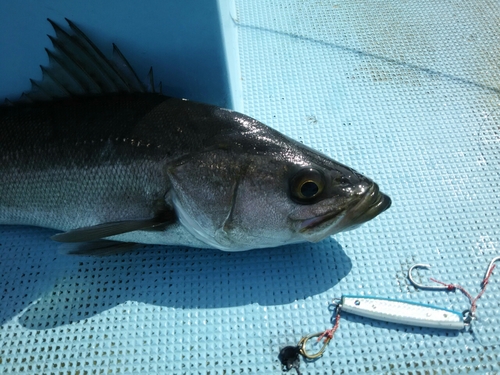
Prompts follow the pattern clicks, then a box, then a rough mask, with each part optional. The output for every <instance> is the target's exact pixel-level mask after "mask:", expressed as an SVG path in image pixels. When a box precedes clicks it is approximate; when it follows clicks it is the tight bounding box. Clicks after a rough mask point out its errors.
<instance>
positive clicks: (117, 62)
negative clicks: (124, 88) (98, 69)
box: [111, 43, 146, 92]
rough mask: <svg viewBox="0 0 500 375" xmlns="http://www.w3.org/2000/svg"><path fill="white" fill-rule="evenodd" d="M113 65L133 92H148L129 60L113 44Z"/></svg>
mask: <svg viewBox="0 0 500 375" xmlns="http://www.w3.org/2000/svg"><path fill="white" fill-rule="evenodd" d="M111 63H112V64H113V65H114V66H115V68H116V69H117V70H118V71H119V72H120V75H121V77H122V78H123V79H124V80H125V81H127V82H128V83H129V85H130V86H131V89H132V91H138V92H146V87H145V86H144V84H143V83H142V82H141V80H140V79H139V77H137V74H136V73H135V71H134V69H133V68H132V66H131V65H130V64H129V62H128V60H127V59H126V58H125V56H123V53H122V52H121V51H120V49H119V48H118V46H117V45H116V44H114V43H113V60H112V61H111Z"/></svg>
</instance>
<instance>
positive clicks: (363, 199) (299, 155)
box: [170, 133, 391, 251]
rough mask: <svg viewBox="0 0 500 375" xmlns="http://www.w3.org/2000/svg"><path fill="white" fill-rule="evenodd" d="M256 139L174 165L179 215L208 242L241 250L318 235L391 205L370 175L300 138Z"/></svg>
mask: <svg viewBox="0 0 500 375" xmlns="http://www.w3.org/2000/svg"><path fill="white" fill-rule="evenodd" d="M278 134H279V133H278ZM279 136H281V135H279ZM276 137H278V135H276ZM276 137H274V140H276ZM256 143H257V142H251V144H252V147H250V146H249V145H247V146H248V147H247V146H244V147H242V146H241V144H240V145H239V146H238V147H235V146H234V145H236V144H237V143H236V142H232V143H231V144H232V145H233V146H232V147H228V146H227V145H226V146H222V147H218V148H216V149H213V150H210V151H206V152H203V153H200V154H199V155H197V156H196V157H192V158H189V160H188V161H185V162H183V164H182V165H180V166H176V168H175V169H172V170H171V171H170V175H171V181H172V184H173V186H172V197H173V205H174V207H175V210H176V212H177V215H178V217H179V219H180V221H181V223H182V224H183V225H184V226H185V227H186V229H187V230H188V231H190V232H191V234H193V235H194V236H195V237H196V238H197V239H199V240H201V241H203V242H204V243H206V244H207V245H209V246H212V247H215V248H218V249H221V250H227V251H240V250H248V249H254V248H264V247H275V246H280V245H285V244H291V243H299V242H306V241H309V242H318V241H321V240H322V239H324V238H326V237H328V236H330V235H333V234H335V233H338V232H341V231H346V230H350V229H354V228H356V227H358V226H360V225H361V224H363V223H365V222H367V221H369V220H371V219H373V218H374V217H376V216H377V215H379V214H380V213H382V212H383V211H385V210H386V209H388V208H389V206H390V205H391V200H390V198H389V197H388V196H387V195H385V194H383V193H381V192H380V190H379V187H378V186H377V184H376V183H374V182H373V181H372V180H370V179H369V178H367V177H365V176H363V175H361V174H360V173H357V172H356V171H354V170H353V169H351V168H349V167H347V166H344V165H342V164H340V163H338V162H336V161H334V160H332V159H330V158H328V157H326V156H324V155H322V154H320V153H317V152H316V151H314V150H312V149H309V148H307V147H305V146H303V145H302V144H299V143H297V142H295V141H293V140H290V139H287V138H286V137H282V136H281V138H280V142H279V144H278V145H277V144H276V143H274V144H273V146H272V147H267V146H269V145H267V146H266V147H263V148H262V150H261V151H259V150H256V146H255V145H256ZM257 148H258V147H257Z"/></svg>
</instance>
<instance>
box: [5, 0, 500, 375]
mask: <svg viewBox="0 0 500 375" xmlns="http://www.w3.org/2000/svg"><path fill="white" fill-rule="evenodd" d="M35 3H37V2H34V1H24V0H23V1H20V2H15V4H14V3H12V4H10V3H9V4H7V3H5V4H4V3H2V4H0V20H1V21H2V22H0V38H1V39H0V56H9V59H7V60H6V59H5V57H3V58H1V59H0V60H1V61H0V81H1V82H2V85H0V86H1V87H0V89H1V92H0V95H9V96H12V95H17V93H19V92H20V91H22V90H26V89H28V88H29V84H28V78H30V77H35V78H36V77H39V70H38V69H39V68H38V65H39V64H44V63H46V57H45V55H44V51H43V47H48V46H49V41H48V39H47V37H46V36H45V34H46V33H51V30H50V25H49V24H48V23H47V22H46V21H45V18H47V17H50V18H52V19H54V20H56V21H59V22H62V21H63V18H64V17H68V18H71V19H73V20H74V21H75V22H76V23H77V24H78V25H79V26H81V27H82V29H83V30H84V31H85V32H88V34H89V35H90V36H91V37H92V38H97V39H98V43H99V46H100V47H102V48H103V50H105V51H109V50H106V46H107V45H109V44H110V43H111V42H116V43H117V44H118V45H119V46H120V48H121V49H122V51H123V52H124V54H125V55H126V56H127V57H129V58H130V60H131V62H132V65H134V66H137V70H140V71H144V73H146V72H147V69H148V68H149V65H153V66H155V69H156V70H155V72H156V77H157V79H159V80H162V81H163V83H164V85H167V86H170V87H172V88H175V89H177V90H178V91H175V92H174V93H178V94H179V95H180V96H187V97H190V98H192V99H196V100H202V101H208V102H213V103H220V104H223V103H226V104H227V103H231V101H229V100H227V97H228V94H227V93H228V92H231V93H232V96H233V101H232V103H233V104H232V106H233V107H235V108H237V109H239V110H240V111H242V112H244V113H246V114H248V115H251V116H253V117H255V118H257V119H259V120H261V121H262V122H264V123H266V124H268V125H270V126H272V127H274V128H276V129H278V130H280V131H282V132H284V133H285V134H287V135H289V136H290V137H292V138H295V139H298V140H300V141H303V142H304V143H305V144H307V145H310V146H312V147H313V148H316V149H318V150H320V151H322V152H324V153H326V154H327V155H330V156H332V157H333V158H335V159H336V160H338V161H341V162H343V163H345V164H347V165H350V166H352V167H354V168H356V169H357V170H359V171H360V172H362V173H363V174H365V175H368V176H370V177H372V178H373V179H374V180H376V181H377V182H378V183H379V184H380V186H381V189H382V190H383V191H384V192H385V193H387V194H388V195H389V196H390V197H391V198H392V200H393V206H392V207H391V208H390V209H389V210H388V211H387V212H385V213H383V214H382V215H380V216H379V217H378V218H376V219H375V220H372V221H371V222H369V223H367V224H365V225H363V226H362V227H361V228H359V229H356V230H355V231H351V232H347V233H342V234H340V235H336V236H335V237H334V238H331V239H328V240H325V241H323V242H321V243H318V244H302V245H294V246H288V247H283V248H278V249H266V250H256V251H249V252H242V253H223V252H219V251H211V250H197V249H186V248H164V247H148V248H146V249H145V250H141V251H138V252H135V253H132V254H127V255H124V256H119V257H118V256H117V257H109V258H102V259H89V258H70V257H65V256H62V255H59V254H58V253H57V245H56V244H54V243H52V242H51V241H50V240H49V239H48V237H49V235H50V234H51V233H53V232H51V231H48V230H44V229H40V228H20V227H7V226H4V227H0V275H1V276H0V278H1V282H2V285H3V292H2V295H1V297H0V307H1V308H0V320H1V324H2V326H1V328H0V343H1V344H2V345H1V348H0V372H3V373H8V374H24V373H25V374H41V373H44V374H45V373H46V374H50V373H55V374H82V373H88V374H101V373H106V374H139V373H143V374H145V373H149V374H165V373H168V374H211V375H214V374H219V375H222V374H233V373H237V374H250V373H252V374H281V373H282V372H281V366H280V364H279V362H278V359H277V355H278V352H279V349H280V348H281V347H283V346H285V345H292V344H296V343H297V342H298V341H299V339H300V338H301V337H302V336H303V335H305V334H310V333H314V332H317V331H321V330H323V329H326V328H330V326H331V323H330V317H331V316H330V311H329V310H328V304H329V302H330V301H331V300H332V299H333V298H335V297H340V296H341V295H342V294H354V295H366V296H379V297H390V298H393V299H405V300H410V301H414V302H419V303H429V304H433V305H436V306H440V307H443V308H448V309H451V310H457V311H462V310H465V309H467V308H469V303H468V301H467V299H466V297H465V296H463V295H462V294H460V293H459V292H455V293H453V292H431V291H417V290H415V288H414V287H413V286H411V285H410V284H409V282H408V280H407V279H406V271H407V270H408V268H409V267H410V266H411V265H412V264H414V263H430V264H431V265H432V266H433V267H432V268H431V269H430V270H428V271H426V270H418V271H417V272H418V275H419V277H420V278H421V280H422V282H424V283H426V282H427V281H426V280H427V278H428V277H435V278H437V279H439V280H442V281H446V282H449V283H458V284H460V285H462V286H464V287H465V288H466V289H467V290H469V291H470V292H471V294H473V295H475V294H476V293H477V292H479V289H480V283H481V281H482V278H483V276H484V272H485V271H486V267H487V265H488V262H489V261H490V259H492V258H493V257H494V256H498V255H500V250H499V248H500V217H499V209H500V96H499V94H500V62H499V61H500V59H499V56H500V28H499V27H498V25H500V3H499V2H498V1H491V0H479V1H472V2H465V1H442V2H437V1H431V0H424V1H420V2H408V1H404V0H384V1H366V0H355V1H349V2H347V1H337V2H330V1H323V2H304V1H299V0H289V1H256V0H255V1H243V0H235V3H234V4H232V2H230V3H231V4H229V3H226V2H224V4H222V0H221V4H222V5H221V6H220V14H221V19H218V16H219V13H218V11H217V6H216V5H215V3H213V4H212V5H211V6H208V5H207V9H198V8H197V7H198V4H196V5H195V2H194V1H192V2H188V3H191V5H190V6H191V8H189V6H188V7H187V9H185V10H182V11H181V10H178V11H176V12H178V13H175V14H177V15H178V17H177V16H176V17H172V12H173V11H172V8H171V7H170V6H171V4H170V3H171V2H159V1H158V2H155V7H152V6H150V7H148V8H147V9H146V8H144V7H143V6H141V5H139V3H137V4H134V3H133V2H132V3H129V5H128V6H118V2H112V3H106V4H107V5H104V6H103V5H97V4H98V2H97V1H92V2H87V3H88V4H90V5H88V7H85V9H83V8H82V9H76V8H75V9H73V8H72V7H73V6H70V5H69V3H67V2H62V1H57V2H49V1H44V2H43V3H46V4H50V6H49V5H47V6H45V7H41V8H36V7H35ZM122 3H124V2H120V4H122ZM21 4H23V5H21ZM92 4H93V5H92ZM99 4H100V3H99ZM162 4H163V5H162ZM34 7H35V8H34ZM115 8H119V10H118V11H116V10H115ZM194 10H201V13H202V14H205V15H206V18H205V17H199V16H195V15H193V14H192V13H191V12H193V11H194ZM211 12H212V13H211ZM214 12H215V13H214ZM210 14H211V15H212V16H214V17H215V18H213V19H215V20H217V22H221V23H222V24H223V25H225V26H224V27H223V28H211V30H212V31H213V34H211V35H212V37H211V38H212V39H211V40H212V41H213V42H214V44H213V45H214V46H217V45H218V44H217V43H219V47H216V48H215V47H214V48H215V49H216V50H217V51H216V52H215V55H214V56H219V57H220V56H222V55H223V54H226V55H227V56H228V57H229V59H228V60H229V63H228V64H227V65H226V66H224V65H223V64H222V67H221V66H220V65H218V64H217V63H214V64H213V65H216V66H217V69H215V68H214V69H213V71H212V70H211V71H210V72H208V73H207V72H206V69H205V68H203V69H202V68H200V67H204V66H205V63H207V64H209V65H208V66H212V63H213V61H212V60H210V59H209V58H208V57H207V55H206V54H207V53H209V52H210V50H211V49H210V48H206V49H205V50H202V52H199V51H198V50H197V49H196V48H198V47H196V43H195V44H194V45H193V47H191V48H193V49H192V50H190V53H188V54H184V48H183V43H180V41H181V40H183V39H175V38H174V39H172V38H171V37H170V36H171V35H172V34H176V35H178V36H179V38H183V37H184V33H182V32H177V33H176V32H175V31H174V30H176V29H175V27H180V26H182V25H183V24H184V22H180V21H184V20H185V19H190V20H191V21H193V20H194V23H193V24H194V25H199V27H200V28H201V29H200V30H202V29H203V27H205V26H206V25H205V24H203V25H200V22H209V21H208V18H209V17H208V16H209V15H210ZM25 17H28V18H27V19H25ZM166 19H170V20H177V22H176V25H172V24H171V23H169V22H162V21H163V20H166ZM21 21H22V22H24V23H23V26H22V27H21V26H20V24H19V23H20V22H21ZM30 25H33V26H32V28H31V26H30ZM186 25H187V24H186ZM186 25H185V26H184V29H185V30H189V27H191V26H189V27H188V26H186ZM189 25H191V24H189ZM204 25H205V26H204ZM28 26H30V27H29V28H28ZM212 26H213V24H212ZM24 27H26V29H24ZM164 27H167V28H166V29H164ZM206 27H208V26H206ZM221 30H222V34H221V33H220V32H221ZM198 32H201V31H198ZM198 32H191V31H189V32H187V34H189V35H190V37H191V38H192V40H195V41H196V40H197V37H199V34H197V33H198ZM9 33H11V34H9ZM5 41H7V42H9V43H10V44H9V45H10V46H16V45H19V44H20V46H18V47H16V48H19V50H17V49H16V50H15V51H11V50H10V49H9V51H8V53H6V42H5ZM221 41H224V43H225V48H221V47H220V42H221ZM171 42H173V43H174V45H175V46H174V47H173V49H172V50H170V51H168V52H159V49H158V48H157V47H156V44H157V43H161V45H162V46H165V48H167V47H168V46H170V45H171V44H170V43H171ZM202 44H204V46H205V47H207V43H202ZM12 48H13V47H12ZM217 48H218V49H217ZM179 51H181V52H182V53H181V54H182V56H183V57H182V58H181V57H179V58H178V59H176V56H177V55H176V52H179ZM193 56H195V58H193ZM164 61H166V64H165V66H160V67H157V65H159V64H161V63H162V62H164ZM188 63H189V64H195V63H196V64H195V65H189V64H188ZM182 68H185V70H183V69H182ZM181 71H182V72H181ZM172 72H175V73H172ZM205 73H206V74H205ZM173 77H180V78H179V79H180V81H178V82H176V83H171V82H173V81H171V79H172V78H173ZM227 77H230V80H229V81H227ZM191 80H192V81H191ZM217 82H218V83H217ZM214 83H217V84H214ZM197 85H199V86H197ZM181 87H183V88H182V89H181ZM184 87H185V88H184ZM183 90H186V91H183ZM477 317H478V319H477V321H475V322H474V323H473V332H450V331H436V330H432V329H424V328H414V327H407V326H399V325H396V324H390V323H383V322H377V321H372V320H370V319H366V318H360V317H356V316H352V315H348V314H345V315H343V316H342V318H341V322H340V328H339V329H338V331H337V333H336V334H335V337H334V339H333V340H332V342H331V343H330V345H329V347H328V349H327V350H326V352H325V355H324V356H323V357H322V358H320V359H318V360H317V361H314V362H310V363H304V361H302V364H301V370H302V372H303V374H317V375H319V374H332V373H334V374H343V373H345V374H357V373H360V374H361V373H362V374H366V373H369V374H370V373H371V374H379V373H391V374H392V373H397V374H417V373H420V374H435V373H436V374H437V373H439V374H452V373H453V374H456V373H491V374H493V373H498V372H500V271H499V270H498V269H496V270H495V271H494V274H493V276H492V278H491V281H490V283H489V285H488V289H487V291H486V293H485V295H484V296H483V297H482V298H481V299H480V300H479V302H478V311H477ZM291 373H292V374H293V371H292V372H291Z"/></svg>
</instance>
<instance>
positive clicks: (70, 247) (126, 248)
mask: <svg viewBox="0 0 500 375" xmlns="http://www.w3.org/2000/svg"><path fill="white" fill-rule="evenodd" d="M138 247H139V245H138V244H136V243H134V242H118V241H109V240H99V241H92V242H84V243H63V244H61V245H60V246H59V253H61V254H66V255H79V256H94V257H104V256H111V255H119V254H123V253H128V252H130V251H133V250H136V249H137V248H138Z"/></svg>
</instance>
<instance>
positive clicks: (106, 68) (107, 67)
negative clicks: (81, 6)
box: [65, 18, 131, 91]
mask: <svg viewBox="0 0 500 375" xmlns="http://www.w3.org/2000/svg"><path fill="white" fill-rule="evenodd" d="M65 20H66V22H68V25H69V27H70V28H71V30H72V31H73V32H74V33H75V35H74V37H75V38H77V40H78V41H79V43H80V45H81V46H82V48H84V49H85V50H86V51H87V53H88V55H89V57H91V58H92V59H93V61H94V62H95V64H97V65H98V66H99V68H100V69H101V71H102V73H103V74H105V75H106V76H107V77H108V79H109V80H110V81H112V82H113V83H114V85H115V88H116V89H118V91H131V90H130V88H129V87H128V85H127V82H126V81H124V80H123V78H122V77H121V76H120V73H119V72H117V71H116V69H115V67H114V66H113V65H112V64H111V63H110V61H109V60H108V59H107V58H106V57H105V56H104V54H103V53H102V52H101V51H100V50H99V48H97V46H96V45H95V44H94V43H93V42H92V41H91V40H90V39H89V38H88V37H87V35H85V34H84V33H83V31H81V30H80V29H79V28H78V27H77V26H76V25H75V24H74V23H73V22H72V21H70V20H68V19H67V18H65Z"/></svg>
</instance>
